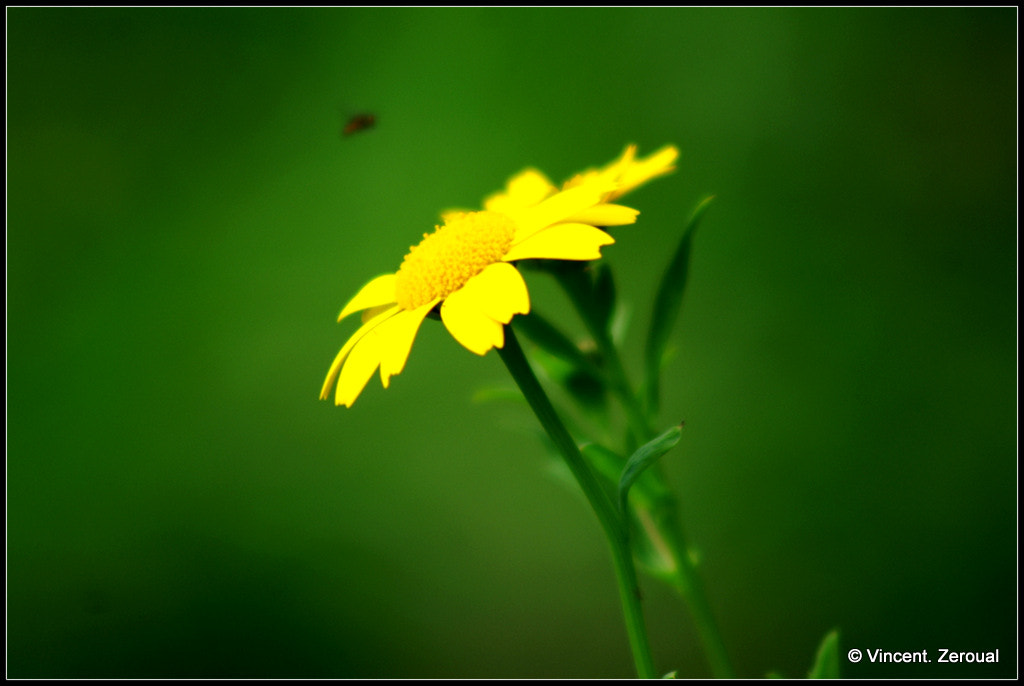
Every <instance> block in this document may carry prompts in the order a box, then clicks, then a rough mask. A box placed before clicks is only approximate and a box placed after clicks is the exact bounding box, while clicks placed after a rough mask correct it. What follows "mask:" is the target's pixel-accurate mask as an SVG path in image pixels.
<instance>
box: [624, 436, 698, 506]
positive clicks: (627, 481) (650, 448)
mask: <svg viewBox="0 0 1024 686" xmlns="http://www.w3.org/2000/svg"><path fill="white" fill-rule="evenodd" d="M682 435H683V425H682V424H679V425H678V426H673V427H672V428H671V429H669V430H668V431H666V432H664V433H663V434H661V435H660V436H657V437H656V438H654V439H652V440H650V441H648V442H647V443H645V444H644V445H642V446H640V448H639V449H638V450H637V451H636V452H635V453H633V454H632V455H631V456H630V458H629V459H628V460H626V466H625V467H623V469H622V476H620V477H619V507H620V508H622V511H623V512H626V507H627V498H628V496H629V489H630V487H632V486H633V484H634V483H635V482H636V480H637V479H638V478H640V475H641V474H643V472H644V470H645V469H647V468H648V467H650V466H651V465H652V464H654V463H655V462H657V461H658V459H659V458H660V457H661V456H662V455H664V454H665V453H667V452H668V451H669V450H671V449H672V447H673V446H674V445H675V444H676V443H678V442H679V439H680V438H681V437H682Z"/></svg>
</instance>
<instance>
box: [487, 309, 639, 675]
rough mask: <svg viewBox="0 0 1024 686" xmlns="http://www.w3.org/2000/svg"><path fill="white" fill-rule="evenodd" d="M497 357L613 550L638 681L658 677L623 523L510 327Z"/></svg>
mask: <svg viewBox="0 0 1024 686" xmlns="http://www.w3.org/2000/svg"><path fill="white" fill-rule="evenodd" d="M498 354H499V355H500V356H501V361H502V362H504V363H505V366H506V367H507V368H508V371H509V373H510V374H512V378H513V379H515V382H516V385H518V386H519V390H521V391H522V393H523V396H525V398H526V401H527V402H528V403H529V404H530V407H531V408H532V409H533V412H534V414H535V415H537V419H538V420H540V423H541V425H542V426H543V427H544V430H545V431H546V432H547V434H548V436H549V437H550V438H551V440H552V441H553V442H554V444H555V446H557V447H558V450H559V452H561V453H562V457H564V458H565V461H566V464H568V466H569V469H570V471H572V473H573V476H575V477H576V481H577V482H578V483H579V485H580V488H582V489H583V494H584V495H585V496H586V497H587V501H588V502H589V503H590V506H591V507H592V508H593V509H594V513H595V514H596V515H597V519H598V521H599V522H600V523H601V528H602V529H604V533H605V536H606V537H607V538H608V544H609V546H610V547H611V553H612V562H613V563H614V565H615V577H616V580H617V581H618V584H619V598H620V600H621V601H622V609H623V613H624V614H625V620H626V632H627V634H628V635H629V644H630V648H631V649H632V651H633V660H634V662H635V663H636V671H637V675H638V676H639V677H640V678H641V679H651V678H654V677H655V676H656V674H655V671H654V660H653V658H652V657H651V648H650V644H649V643H648V640H647V629H646V627H645V625H644V616H643V609H642V608H641V606H640V586H639V584H638V582H637V575H636V567H635V566H634V564H633V553H632V551H631V550H630V547H629V529H628V527H627V524H626V522H625V520H624V518H623V517H622V516H621V514H620V513H619V511H618V510H617V509H616V507H615V504H614V503H613V502H612V499H611V497H610V496H609V495H608V493H607V491H605V489H604V488H603V486H602V485H601V482H600V481H598V479H597V476H596V475H595V474H594V472H593V471H591V469H590V467H589V465H587V463H586V461H585V460H584V459H583V455H582V454H580V450H579V448H578V447H577V445H576V442H575V441H574V440H573V438H572V436H570V435H569V432H568V430H566V428H565V425H564V424H562V421H561V420H560V419H559V418H558V414H557V413H556V412H555V408H554V407H553V406H552V405H551V401H550V400H548V397H547V395H546V394H545V393H544V389H543V388H542V387H541V385H540V382H539V381H537V377H536V375H534V373H533V370H532V369H531V368H530V363H529V362H528V361H527V360H526V356H525V355H524V354H523V349H522V347H520V345H519V341H518V340H517V339H516V335H515V333H514V332H513V331H512V327H511V326H506V327H505V345H504V346H503V347H502V348H499V349H498Z"/></svg>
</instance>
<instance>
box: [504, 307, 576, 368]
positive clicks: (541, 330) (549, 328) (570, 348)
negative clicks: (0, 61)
mask: <svg viewBox="0 0 1024 686" xmlns="http://www.w3.org/2000/svg"><path fill="white" fill-rule="evenodd" d="M512 321H513V323H514V324H513V325H514V326H515V328H516V329H518V330H519V331H520V332H522V333H523V335H525V336H526V337H527V338H529V339H530V340H531V341H533V342H534V343H536V344H537V345H539V346H540V347H541V348H543V349H544V350H546V351H547V352H548V353H550V354H551V355H554V356H555V357H557V358H558V359H560V360H563V361H564V362H568V363H569V364H571V365H572V366H573V367H576V368H577V369H582V370H587V371H593V363H591V362H590V360H588V359H587V358H586V355H584V354H583V351H581V350H580V349H579V348H578V347H577V346H576V344H575V343H573V342H572V341H571V340H570V339H569V337H568V336H566V335H565V334H564V333H562V332H561V331H559V330H558V329H557V328H556V327H555V325H554V324H552V323H551V322H549V321H548V320H547V319H545V318H544V317H542V316H541V315H540V314H539V313H537V311H536V310H535V311H533V312H530V314H528V315H525V316H521V317H515V318H513V319H512Z"/></svg>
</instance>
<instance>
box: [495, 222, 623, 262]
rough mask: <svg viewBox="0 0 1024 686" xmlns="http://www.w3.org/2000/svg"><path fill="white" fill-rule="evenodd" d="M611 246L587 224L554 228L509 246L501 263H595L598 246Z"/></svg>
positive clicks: (597, 231)
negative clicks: (570, 261)
mask: <svg viewBox="0 0 1024 686" xmlns="http://www.w3.org/2000/svg"><path fill="white" fill-rule="evenodd" d="M614 242H615V239H614V238H612V237H611V236H609V235H608V234H606V233H605V232H604V231H602V230H601V229H597V228H594V227H593V226H590V225H589V224H555V225H554V226H551V227H548V228H547V229H544V230H543V231H538V232H537V233H535V234H534V235H533V236H532V237H531V238H529V239H527V240H525V241H523V242H522V243H520V244H519V245H514V246H512V248H511V249H510V250H509V251H508V253H507V254H506V255H505V257H504V259H505V261H506V262H512V261H513V260H525V259H549V260H596V259H598V258H599V257H601V246H603V245H611V244H612V243H614Z"/></svg>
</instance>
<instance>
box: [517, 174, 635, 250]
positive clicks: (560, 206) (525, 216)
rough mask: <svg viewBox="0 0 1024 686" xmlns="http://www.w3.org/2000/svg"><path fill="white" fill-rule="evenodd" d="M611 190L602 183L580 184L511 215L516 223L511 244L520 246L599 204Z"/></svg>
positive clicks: (611, 185)
mask: <svg viewBox="0 0 1024 686" xmlns="http://www.w3.org/2000/svg"><path fill="white" fill-rule="evenodd" d="M615 187H616V186H615V185H614V184H608V183H605V182H592V183H584V184H583V185H580V186H576V187H574V188H570V189H568V190H564V191H562V192H561V193H557V194H555V195H553V196H551V197H550V198H548V199H547V200H545V201H544V202H542V203H541V204H539V205H537V206H536V207H531V208H529V209H526V210H522V211H520V212H515V213H513V214H511V215H510V216H511V217H512V219H513V220H514V221H515V222H516V235H515V238H514V239H513V240H512V244H513V245H515V244H517V243H520V242H522V241H524V240H526V239H528V238H529V237H530V236H532V235H533V234H535V233H536V232H538V231H540V230H541V229H543V228H545V227H548V226H551V225H552V224H557V223H558V222H560V221H564V220H565V218H566V217H572V216H574V215H576V214H579V213H580V212H583V211H584V210H585V209H587V208H589V207H592V206H594V205H597V204H599V203H600V202H601V198H602V196H604V195H606V194H607V193H609V192H611V191H613V190H615Z"/></svg>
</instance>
